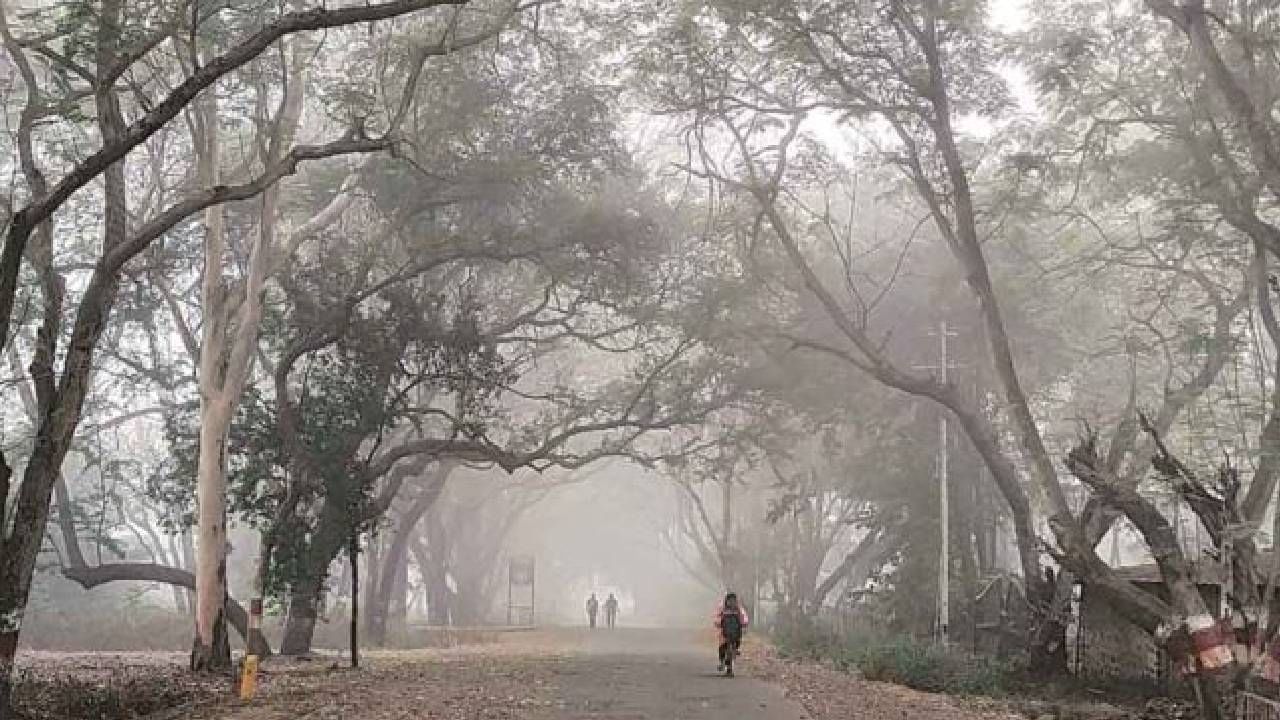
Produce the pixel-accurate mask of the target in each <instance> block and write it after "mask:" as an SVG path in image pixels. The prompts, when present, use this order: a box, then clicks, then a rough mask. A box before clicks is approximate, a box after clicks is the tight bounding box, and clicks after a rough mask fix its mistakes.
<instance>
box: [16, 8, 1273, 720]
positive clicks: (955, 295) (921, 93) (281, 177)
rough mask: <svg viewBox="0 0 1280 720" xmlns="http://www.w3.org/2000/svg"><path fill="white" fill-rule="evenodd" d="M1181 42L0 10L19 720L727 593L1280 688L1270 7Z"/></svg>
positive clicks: (678, 615) (398, 11) (651, 624)
mask: <svg viewBox="0 0 1280 720" xmlns="http://www.w3.org/2000/svg"><path fill="white" fill-rule="evenodd" d="M1205 5H1206V4H1205V3H1203V2H1185V3H1174V2H1165V1H1156V0H1149V1H1148V2H1144V3H1139V2H1114V3H1096V2H1086V1H1084V0H1081V1H1079V2H1076V1H1072V2H1062V3H1033V2H1019V1H1017V0H1004V1H1001V2H961V3H949V2H942V3H939V2H927V3H899V2H889V3H885V2H858V1H854V0H848V1H845V0H841V1H839V2H826V1H825V0H824V1H823V2H817V1H808V0H796V1H794V2H775V1H773V0H768V1H764V0H762V1H760V2H731V1H729V0H722V1H714V2H636V3H627V2H582V1H578V0H565V1H563V2H542V1H533V2H512V1H509V0H479V1H470V2H466V1H459V2H450V3H442V2H432V1H429V0H376V1H375V0H370V1H369V2H363V1H361V2H355V1H354V0H352V1H346V0H340V1H339V2H332V3H328V4H314V3H309V2H305V1H302V0H299V1H298V2H293V1H290V2H286V3H279V4H261V3H251V2H242V1H240V0H232V1H230V2H222V3H206V2H197V1H192V2H187V1H186V0H183V1H181V2H178V1H177V0H174V1H173V2H167V1H155V0H100V1H96V2H84V1H82V0H17V1H16V2H15V0H8V1H7V2H4V3H3V4H0V41H2V46H3V51H2V52H0V118H2V119H3V121H4V122H3V124H2V127H0V171H3V176H4V177H5V178H7V179H8V181H7V182H6V183H4V187H3V188H0V229H2V230H3V232H4V241H3V247H0V354H3V359H2V361H0V368H2V370H0V375H2V376H3V377H0V393H2V394H3V396H4V397H3V399H2V400H0V681H2V682H0V720H3V719H4V717H5V716H4V713H5V712H7V710H8V707H9V704H10V703H9V694H10V691H11V682H10V678H11V677H12V670H13V668H14V667H16V666H17V663H18V660H17V658H19V657H21V656H22V654H23V653H24V652H30V651H108V650H156V651H160V650H164V651H173V652H181V653H186V652H189V653H190V658H189V660H190V662H189V665H190V668H191V669H192V670H193V671H196V672H206V671H208V672H213V673H224V674H225V673H227V672H229V671H230V670H231V668H232V667H233V666H234V663H235V662H236V660H235V659H238V658H244V657H250V658H260V659H266V658H270V657H275V656H279V655H283V656H287V657H311V656H313V655H315V654H317V653H322V654H323V653H328V654H331V655H334V656H335V657H336V656H337V655H335V654H342V653H345V655H343V657H346V658H348V659H349V660H350V662H351V663H352V664H357V663H358V661H359V656H360V651H361V649H362V648H363V649H399V650H405V649H423V648H427V647H435V646H439V645H456V644H459V643H461V642H462V641H461V640H459V638H460V637H463V636H464V635H466V634H467V633H471V634H472V635H469V636H467V637H470V638H471V639H475V638H478V637H485V638H489V637H490V635H493V636H496V635H499V634H503V633H516V632H541V631H544V630H546V631H548V632H550V631H552V630H551V629H555V630H556V631H558V630H562V629H566V628H570V629H572V631H569V630H565V634H563V635H560V636H558V637H562V638H577V639H578V640H581V637H580V636H579V635H575V634H574V633H577V632H578V631H579V630H581V629H582V628H583V627H584V626H587V625H588V624H589V623H591V622H600V623H605V624H608V623H609V622H610V620H611V619H612V616H613V613H612V610H611V608H612V602H613V600H616V602H617V618H616V619H617V622H618V624H620V625H621V626H622V627H624V628H627V629H640V628H645V629H651V630H652V629H659V628H662V629H672V628H677V629H680V630H681V631H685V630H689V631H692V630H694V629H699V630H701V631H706V632H710V631H711V630H710V623H711V622H712V621H711V618H712V613H713V609H715V608H716V607H717V606H718V604H720V603H724V602H726V601H727V595H728V594H729V593H734V594H735V597H736V600H737V601H738V602H740V603H741V606H742V607H743V608H745V609H746V610H748V611H749V612H750V613H752V614H753V615H754V617H755V618H756V621H757V626H758V627H759V628H760V629H761V630H762V631H764V633H766V634H767V636H768V637H769V638H771V640H772V641H774V642H776V643H778V644H779V647H782V648H783V649H784V650H785V649H787V648H789V647H791V646H789V645H788V643H792V644H793V645H794V646H796V647H798V648H799V649H795V648H792V649H794V650H795V653H796V654H797V655H806V654H809V655H812V654H821V653H824V652H826V653H837V654H838V653H839V652H845V651H844V650H839V651H836V650H832V649H831V648H840V647H843V648H846V649H847V648H848V647H853V646H859V647H862V646H865V647H882V646H884V647H897V646H898V645H896V644H902V643H905V644H906V646H910V647H912V648H914V647H917V646H919V647H922V648H923V647H930V648H943V650H942V651H939V652H944V654H945V652H951V650H954V649H955V648H964V650H965V652H967V653H971V654H973V655H974V656H981V657H988V656H990V657H994V658H996V659H998V660H999V661H1000V662H1005V661H1006V660H1008V661H1009V662H1010V663H1012V664H1014V665H1017V667H1019V668H1020V669H1021V670H1023V671H1026V672H1027V673H1028V674H1029V675H1031V676H1034V677H1037V678H1045V677H1058V676H1062V675H1064V674H1068V673H1076V674H1084V673H1085V671H1086V670H1085V668H1086V667H1087V666H1088V664H1089V663H1090V662H1091V661H1090V659H1089V655H1088V650H1087V649H1088V648H1089V647H1092V646H1091V645H1090V642H1093V641H1092V640H1090V638H1091V637H1093V636H1091V635H1090V632H1092V630H1091V629H1090V628H1091V626H1090V625H1089V624H1088V622H1086V621H1085V618H1086V616H1092V617H1095V618H1097V617H1101V618H1102V620H1100V621H1099V623H1102V624H1103V625H1105V624H1109V623H1113V622H1114V623H1115V624H1116V625H1117V626H1118V627H1122V628H1123V629H1124V632H1127V633H1132V637H1134V638H1138V639H1139V640H1135V641H1134V642H1133V643H1127V644H1129V645H1135V646H1139V645H1140V646H1141V647H1143V648H1146V647H1148V646H1149V647H1150V648H1151V652H1150V653H1148V655H1151V656H1152V657H1155V656H1159V657H1164V655H1161V653H1165V654H1167V655H1168V656H1169V657H1173V658H1174V660H1173V662H1174V664H1175V665H1179V663H1181V664H1180V665H1179V667H1184V668H1191V669H1190V670H1189V671H1188V673H1189V676H1195V678H1194V680H1195V682H1200V683H1202V684H1203V683H1208V681H1207V680H1204V677H1207V676H1208V675H1207V673H1208V674H1211V673H1210V671H1213V672H1217V671H1218V670H1221V669H1222V668H1223V667H1226V666H1229V665H1230V666H1238V667H1240V668H1245V667H1254V668H1256V669H1257V672H1258V673H1260V674H1261V675H1262V676H1264V677H1266V678H1267V679H1269V680H1270V681H1275V680H1277V679H1280V663H1274V662H1272V661H1270V660H1268V661H1265V662H1264V659H1263V657H1262V655H1263V654H1264V648H1266V647H1269V646H1270V645H1271V644H1272V642H1273V640H1274V636H1275V635H1276V628H1277V625H1278V624H1277V623H1276V622H1274V620H1273V619H1269V618H1274V617H1275V616H1276V614H1277V611H1278V610H1277V608H1276V607H1274V606H1277V603H1280V600H1277V595H1276V586H1277V583H1276V580H1277V575H1278V574H1280V565H1278V564H1276V563H1275V562H1272V559H1271V554H1272V548H1273V546H1274V543H1275V538H1277V537H1280V512H1277V510H1276V507H1277V502H1276V497H1277V492H1278V490H1280V464H1278V463H1277V461H1276V458H1277V457H1280V350H1278V348H1280V322H1277V320H1276V310H1275V303H1274V301H1275V298H1274V297H1273V296H1274V295H1275V293H1276V291H1277V289H1278V288H1280V284H1278V283H1277V279H1276V275H1275V274H1274V267H1275V264H1276V261H1277V258H1280V127H1277V124H1276V117H1277V116H1276V106H1277V102H1278V101H1280V100H1278V99H1280V88H1277V86H1276V83H1275V81H1274V78H1276V77H1280V75H1278V74H1277V70H1280V68H1277V67H1276V65H1277V62H1276V57H1278V56H1280V54H1277V53H1276V52H1275V50H1276V48H1275V47H1274V45H1275V42H1276V38H1280V28H1277V22H1278V18H1280V15H1278V14H1277V11H1276V9H1275V7H1274V3H1267V2H1253V1H1242V2H1236V3H1210V4H1209V5H1212V6H1213V7H1212V8H1209V9H1206V7H1205ZM591 597H594V598H595V599H596V601H598V602H599V603H601V607H604V605H605V604H606V603H608V605H609V608H610V610H608V611H605V610H601V614H600V615H599V616H598V617H596V618H595V620H593V619H592V617H591V616H590V613H589V612H588V609H587V608H588V599H589V598H591ZM1090 598H1093V599H1092V600H1091V599H1090ZM1099 598H1101V599H1099ZM1091 602H1093V603H1105V605H1092V606H1091V605H1090V603H1091ZM727 604H728V607H729V608H730V610H728V611H726V612H728V613H729V614H728V616H729V617H735V618H736V617H737V615H736V612H737V611H736V610H734V609H733V608H735V607H737V606H736V605H734V603H732V602H729V603H727ZM1267 607H1273V609H1272V610H1270V611H1268V610H1264V608H1267ZM721 609H722V610H723V608H721ZM606 616H607V618H608V619H606ZM716 617H717V618H723V617H726V615H725V614H724V613H718V614H717V615H716ZM1224 627H1231V628H1236V629H1238V630H1239V632H1240V633H1244V632H1245V630H1244V628H1261V629H1260V630H1258V631H1257V633H1256V635H1257V637H1254V638H1252V639H1251V641H1250V642H1244V641H1241V642H1239V643H1235V644H1234V645H1232V643H1229V642H1228V641H1227V640H1226V638H1225V635H1224V636H1223V637H1218V636H1219V635H1221V634H1222V632H1221V628H1224ZM719 632H721V633H722V634H723V633H724V632H726V631H725V630H724V629H723V628H720V630H719ZM1251 632H1252V631H1251ZM588 636H589V634H588ZM1210 636H1212V637H1210ZM648 637H665V636H662V635H661V634H652V635H649V636H648ZM726 637H727V636H726ZM1193 637H1194V638H1196V640H1195V642H1194V643H1193V642H1192V641H1191V638H1193ZM851 638H853V639H851ZM1205 638H1209V639H1205ZM490 639H491V638H490ZM1211 641H1212V642H1211ZM597 642H598V641H597ZM582 643H587V644H589V643H588V641H586V640H582ZM725 643H728V644H732V643H730V642H729V641H728V640H725ZM1206 643H1207V644H1206ZM1122 644H1124V643H1122ZM1101 645H1103V643H1101V642H1095V643H1094V646H1101ZM1275 645H1276V648H1280V641H1277V642H1276V643H1275ZM584 646H585V645H584ZM1193 646H1194V647H1196V648H1198V649H1197V650H1195V651H1194V653H1193V651H1191V650H1188V649H1187V648H1190V647H1193ZM1205 648H1209V649H1207V650H1206V649H1205ZM719 652H720V664H721V665H722V666H728V667H729V668H730V669H731V667H732V658H733V657H734V655H733V654H732V653H730V654H729V655H728V656H727V658H726V655H725V654H724V653H725V652H726V650H724V648H723V647H722V648H721V649H720V651H719ZM921 652H922V653H923V652H925V651H924V650H921ZM928 652H933V651H928ZM1271 652H1272V654H1273V655H1274V656H1275V657H1280V649H1273V650H1272V651H1271ZM846 654H848V653H846ZM926 654H927V653H926ZM929 657H934V656H933V655H930V656H929ZM946 657H951V656H950V655H947V656H946ZM1144 657H1145V656H1144ZM1269 657H1270V656H1269ZM1011 658H1012V659H1011ZM1273 659H1274V658H1273ZM842 662H843V660H842ZM1108 662H1109V663H1110V666H1113V667H1115V666H1118V667H1126V666H1128V665H1134V664H1141V663H1138V662H1136V661H1135V662H1133V663H1131V662H1129V661H1127V660H1126V661H1116V662H1111V661H1108ZM1143 662H1146V661H1143ZM1197 663H1198V664H1197ZM1267 663H1271V664H1267ZM1147 664H1150V663H1147ZM1197 668H1198V669H1197ZM1144 672H1145V670H1144ZM1161 672H1162V671H1161ZM1157 674H1158V673H1157ZM1245 674H1246V673H1238V674H1237V675H1238V676H1239V677H1236V675H1233V676H1232V677H1233V678H1235V679H1233V680H1231V681H1230V683H1235V686H1233V687H1235V689H1237V690H1239V689H1241V688H1242V687H1243V685H1242V684H1241V683H1243V680H1240V679H1239V678H1242V677H1244V675H1245ZM1224 682H1225V681H1224ZM1230 683H1227V684H1230ZM1237 686H1238V687H1237ZM1201 690H1202V691H1204V690H1205V689H1204V688H1201ZM1201 697H1202V706H1203V707H1202V709H1204V710H1205V712H1206V714H1207V716H1209V717H1215V715H1214V713H1213V712H1211V711H1210V710H1211V709H1212V708H1210V706H1213V705H1214V704H1215V702H1216V701H1215V700H1214V699H1213V697H1210V698H1209V699H1208V700H1203V698H1204V697H1206V696H1204V695H1203V692H1202V693H1201Z"/></svg>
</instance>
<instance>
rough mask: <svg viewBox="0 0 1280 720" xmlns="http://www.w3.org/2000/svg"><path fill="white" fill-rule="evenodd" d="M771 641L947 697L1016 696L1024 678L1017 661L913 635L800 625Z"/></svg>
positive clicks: (793, 653) (787, 650)
mask: <svg viewBox="0 0 1280 720" xmlns="http://www.w3.org/2000/svg"><path fill="white" fill-rule="evenodd" d="M774 641H775V644H776V645H777V647H778V650H779V652H780V653H781V654H782V655H783V656H784V657H793V658H804V659H809V660H820V661H827V662H830V663H832V664H833V665H835V666H836V667H837V668H839V669H841V670H848V671H854V670H856V671H857V672H859V673H860V674H861V675H862V676H863V677H865V678H866V679H868V680H879V681H883V682H891V683H896V684H899V685H905V686H907V687H910V688H915V689H917V690H925V691H929V692H938V693H946V694H948V695H983V696H990V697H1001V696H1005V695H1008V694H1010V693H1012V692H1014V691H1015V690H1016V689H1017V688H1018V687H1019V686H1020V685H1021V684H1022V683H1023V681H1024V678H1025V675H1024V673H1023V669H1022V667H1021V666H1020V665H1019V664H1018V663H1016V662H1012V661H1009V660H1001V659H997V658H991V657H984V656H979V655H973V654H971V653H968V652H965V651H964V650H960V649H957V648H954V647H940V646H937V645H934V644H932V643H928V642H922V641H921V640H918V639H916V638H913V637H902V636H899V637H891V636H886V635H882V634H877V633H871V632H867V633H856V634H849V635H844V636H836V635H833V634H831V633H827V632H823V631H821V630H818V629H815V628H812V627H809V628H803V627H800V628H789V629H786V630H782V631H779V632H778V633H776V635H775V637H774Z"/></svg>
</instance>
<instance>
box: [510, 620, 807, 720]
mask: <svg viewBox="0 0 1280 720" xmlns="http://www.w3.org/2000/svg"><path fill="white" fill-rule="evenodd" d="M577 635H578V636H579V638H580V640H581V642H580V643H579V644H578V645H577V647H576V650H573V651H570V653H569V654H568V655H567V656H564V657H561V658H560V659H558V660H557V661H555V668H554V671H553V675H554V677H555V680H554V682H555V683H556V686H557V694H558V695H559V696H560V697H559V698H558V699H557V700H556V705H555V706H554V707H552V708H546V711H545V712H544V713H541V714H538V715H531V716H530V717H536V718H538V720H543V719H544V718H545V719H547V720H551V719H552V718H554V719H555V720H588V719H591V720H596V719H599V720H604V719H606V718H607V719H608V720H801V719H802V718H804V717H806V716H805V714H804V712H803V710H802V709H801V708H800V707H799V706H798V705H796V704H795V703H793V702H791V701H789V700H787V699H786V698H785V697H784V696H783V692H782V689H781V688H779V687H777V686H775V685H771V684H768V683H765V682H762V681H760V680H755V679H752V678H751V677H750V668H748V667H743V668H741V669H740V672H739V674H738V676H737V677H734V678H726V677H724V676H723V675H721V674H720V673H718V672H716V668H715V648H714V646H712V645H711V642H712V641H711V640H710V639H709V638H708V637H707V635H706V634H703V633H697V632H693V631H672V630H625V629H619V630H612V631H610V630H596V631H594V632H589V631H583V632H580V633H577Z"/></svg>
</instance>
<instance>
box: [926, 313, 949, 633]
mask: <svg viewBox="0 0 1280 720" xmlns="http://www.w3.org/2000/svg"><path fill="white" fill-rule="evenodd" d="M935 332H936V333H937V335H938V364H937V365H926V366H924V367H921V368H920V369H927V370H935V371H937V373H938V382H939V383H940V384H941V385H944V386H945V385H946V384H947V383H948V382H950V380H949V371H950V369H951V353H950V347H949V344H950V343H949V339H950V338H952V337H955V335H956V334H955V333H954V332H952V330H951V328H950V327H949V326H948V325H947V321H946V320H942V321H941V322H939V323H938V329H937V330H936V331H935ZM929 334H930V335H932V334H934V333H929ZM947 412H948V411H947V410H946V409H944V408H939V413H938V459H937V471H938V532H939V538H938V614H937V618H936V619H937V621H938V642H940V643H943V644H945V643H946V642H947V637H948V632H949V631H950V629H951V573H950V570H951V502H950V497H949V493H948V479H949V478H948V475H949V468H948V467H947V464H948V463H947V460H948V452H947V451H948V450H949V447H950V435H951V433H950V429H949V428H948V426H947V425H948V418H947Z"/></svg>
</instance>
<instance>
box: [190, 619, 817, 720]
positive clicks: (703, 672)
mask: <svg viewBox="0 0 1280 720" xmlns="http://www.w3.org/2000/svg"><path fill="white" fill-rule="evenodd" d="M498 639H499V642H497V643H496V644H492V645H478V646H470V647H463V648H458V649H456V650H447V651H406V652H398V653H397V652H370V653H368V654H366V656H365V658H366V662H365V663H364V666H363V667H362V669H361V670H359V671H356V672H352V671H348V670H343V669H341V668H340V667H338V664H337V663H331V662H330V661H326V660H316V661H313V662H311V663H287V662H281V661H273V663H272V664H270V665H268V666H267V668H266V670H265V674H264V676H263V683H262V692H261V694H260V696H259V697H258V698H257V699H255V700H254V701H253V702H252V703H249V704H240V703H238V702H234V701H227V702H219V703H217V704H216V705H215V706H212V707H208V708H206V709H205V710H204V711H202V712H199V713H196V714H190V715H183V716H182V717H184V718H188V720H190V719H191V718H198V719H199V720H347V719H349V720H807V718H808V716H807V715H806V714H805V712H804V711H803V709H802V708H801V707H800V706H798V705H796V704H795V703H793V702H791V701H790V700H788V699H787V698H786V697H785V696H784V693H783V690H782V688H780V687H778V686H776V685H773V684H770V683H767V682H765V681H762V680H758V679H753V678H752V677H751V674H752V670H751V667H750V664H749V663H744V665H743V666H742V667H740V668H739V672H738V676H737V677H734V678H726V677H723V676H722V675H720V674H719V673H717V672H716V667H715V662H716V658H715V646H714V639H713V636H712V635H711V633H710V632H705V631H696V630H684V631H682V630H640V629H617V630H604V629H598V630H594V631H592V630H587V629H585V628H584V629H571V630H553V631H535V632H523V633H515V632H513V633H503V634H501V635H500V636H499V638H498Z"/></svg>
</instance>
